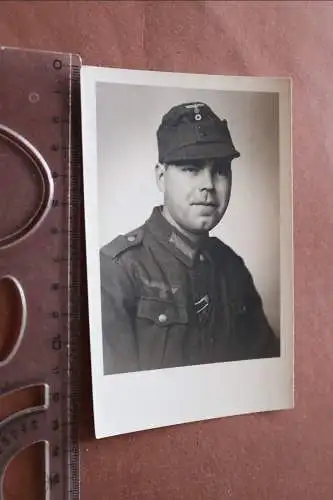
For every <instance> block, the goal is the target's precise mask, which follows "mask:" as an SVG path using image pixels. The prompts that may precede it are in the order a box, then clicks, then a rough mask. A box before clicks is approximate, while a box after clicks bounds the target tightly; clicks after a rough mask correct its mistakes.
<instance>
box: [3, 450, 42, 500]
mask: <svg viewBox="0 0 333 500" xmlns="http://www.w3.org/2000/svg"><path fill="white" fill-rule="evenodd" d="M46 452H47V443H45V442H44V441H43V442H39V443H35V444H33V445H31V446H28V447H27V448H24V449H23V450H22V451H20V452H19V453H18V454H17V455H16V456H15V457H14V458H13V460H11V461H10V462H9V464H8V466H7V468H6V471H5V477H4V481H3V498H4V500H22V499H24V498H26V499H29V500H45V484H46V483H45V481H46V474H47V472H48V471H46V460H45V456H46Z"/></svg>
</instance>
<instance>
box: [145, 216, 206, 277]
mask: <svg viewBox="0 0 333 500" xmlns="http://www.w3.org/2000/svg"><path fill="white" fill-rule="evenodd" d="M162 208H163V207H162V206H158V207H154V209H153V212H152V214H151V216H150V217H149V219H148V220H147V222H146V227H147V228H148V230H149V231H150V232H151V234H152V235H153V236H154V237H155V239H157V240H158V241H159V242H160V243H162V245H163V246H164V247H165V248H166V249H167V250H168V251H169V252H171V253H172V254H173V255H174V256H175V257H177V258H178V259H179V260H181V261H182V262H183V263H184V264H185V265H186V266H188V267H192V266H193V264H194V262H195V261H196V257H197V255H198V254H199V253H203V254H206V252H205V250H202V251H201V248H202V244H203V245H204V246H205V241H206V240H204V242H203V243H201V244H200V247H199V245H195V244H194V243H193V242H192V241H191V240H189V239H188V238H186V236H184V235H183V234H182V233H181V232H180V231H178V230H177V229H176V228H175V227H174V226H172V225H171V224H170V223H169V222H168V221H167V220H166V218H165V217H164V216H163V214H162ZM208 239H209V237H208V236H207V240H208ZM206 256H207V255H206ZM208 258H209V257H208Z"/></svg>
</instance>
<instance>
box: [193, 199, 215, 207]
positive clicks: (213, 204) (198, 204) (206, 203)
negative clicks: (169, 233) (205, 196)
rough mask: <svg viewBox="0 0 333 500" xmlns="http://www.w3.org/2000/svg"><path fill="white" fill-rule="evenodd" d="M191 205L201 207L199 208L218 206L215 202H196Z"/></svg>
mask: <svg viewBox="0 0 333 500" xmlns="http://www.w3.org/2000/svg"><path fill="white" fill-rule="evenodd" d="M191 205H195V206H199V207H214V208H216V207H217V204H216V203H214V202H213V201H196V202H195V203H191Z"/></svg>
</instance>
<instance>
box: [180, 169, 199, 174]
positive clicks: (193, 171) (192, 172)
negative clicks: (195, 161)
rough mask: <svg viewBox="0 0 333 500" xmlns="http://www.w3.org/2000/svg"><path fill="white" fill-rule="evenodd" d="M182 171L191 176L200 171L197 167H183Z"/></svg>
mask: <svg viewBox="0 0 333 500" xmlns="http://www.w3.org/2000/svg"><path fill="white" fill-rule="evenodd" d="M182 170H183V172H188V173H189V174H196V173H197V172H198V169H197V168H195V167H183V168H182Z"/></svg>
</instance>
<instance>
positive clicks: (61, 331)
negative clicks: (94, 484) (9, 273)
mask: <svg viewBox="0 0 333 500" xmlns="http://www.w3.org/2000/svg"><path fill="white" fill-rule="evenodd" d="M16 54H17V52H16ZM16 54H15V50H14V51H13V59H14V58H15V55H16ZM18 55H19V54H18ZM32 57H33V58H34V61H35V60H36V58H37V59H38V55H36V53H35V54H32ZM38 60H39V59H38ZM42 60H43V61H44V62H45V61H47V62H49V61H50V60H51V61H52V67H53V70H54V71H55V73H57V72H59V73H60V72H61V73H62V77H61V78H60V77H59V78H54V77H52V81H53V83H52V84H51V82H50V78H49V75H48V78H47V77H46V75H44V74H43V71H42V67H43V65H42V63H40V64H39V66H38V73H39V78H41V79H43V78H44V77H45V86H46V90H47V92H48V93H49V94H50V95H51V97H52V95H53V96H54V97H53V98H52V99H51V100H54V99H57V100H58V103H56V104H55V108H56V110H57V111H56V112H54V111H55V109H52V115H51V116H49V115H48V113H46V114H45V115H43V120H45V121H46V122H47V123H44V122H43V121H40V122H39V123H38V127H40V128H42V127H45V128H47V127H49V124H52V125H54V127H55V128H54V137H53V134H52V133H49V136H48V141H49V158H48V163H49V165H50V166H51V168H52V174H53V180H54V184H55V189H54V199H53V202H52V208H51V211H50V213H49V214H48V216H47V218H46V220H45V221H44V223H43V225H42V226H41V229H42V228H43V227H44V234H45V243H46V244H47V245H48V246H49V247H50V248H51V249H52V250H51V251H50V252H49V259H50V262H49V268H50V269H52V278H51V279H50V282H49V284H48V285H47V284H46V286H48V288H49V292H50V302H51V303H52V304H54V307H53V309H52V310H49V311H47V310H46V311H45V313H44V319H43V318H42V320H43V323H44V324H43V327H44V328H42V329H41V330H43V331H44V332H47V335H46V338H45V341H44V340H43V342H42V351H43V352H41V355H42V356H46V357H47V365H48V366H49V369H48V370H47V372H45V370H44V371H43V369H42V368H41V371H40V372H38V369H37V372H36V373H33V374H31V376H30V374H28V376H27V377H25V378H27V380H19V379H18V377H17V374H18V373H21V372H20V371H19V369H18V367H20V362H22V358H23V357H24V353H21V358H20V356H19V354H20V353H19V351H18V355H17V358H18V359H17V363H16V365H15V364H13V366H12V368H11V366H10V365H11V363H10V364H9V366H8V369H6V367H5V368H4V369H3V370H2V371H1V379H2V380H4V382H1V384H0V394H1V393H5V392H7V391H8V390H9V389H13V388H19V387H21V386H23V385H24V384H25V383H29V384H33V383H36V384H39V385H40V384H41V383H45V384H46V386H45V387H47V388H49V392H50V397H49V404H48V408H47V409H46V411H45V410H44V411H43V409H41V408H39V410H38V409H35V410H33V411H31V412H29V413H26V414H24V415H23V414H22V415H21V416H19V417H17V418H16V419H13V420H12V421H10V422H9V423H8V424H7V425H6V426H5V427H3V428H1V429H0V476H1V472H3V470H4V467H5V465H6V463H7V462H8V460H9V459H10V457H12V456H13V455H15V454H16V453H17V452H18V451H19V450H20V449H21V448H22V447H24V446H26V445H27V444H30V443H33V442H37V441H46V442H48V443H49V444H48V446H46V455H45V459H46V466H47V467H49V471H48V475H47V477H46V485H45V488H46V498H47V499H50V500H63V499H68V500H78V499H79V496H80V491H79V446H78V411H79V408H78V405H79V400H80V380H79V355H80V300H79V298H80V267H81V263H82V262H81V261H82V260H83V259H82V257H81V255H82V253H81V252H82V248H81V245H82V239H81V182H82V180H81V175H82V174H81V136H80V127H81V124H80V60H79V58H78V57H77V56H72V55H71V54H59V55H53V54H49V53H44V55H42V54H41V59H40V61H42ZM14 69H15V66H14ZM48 71H49V70H48ZM66 82H67V83H66ZM53 108H54V107H53ZM13 128H14V127H13ZM35 146H36V147H37V148H38V147H39V144H35ZM43 153H44V151H43ZM44 154H45V153H44ZM0 264H1V262H0ZM13 273H14V271H13ZM54 276H57V278H56V279H54ZM52 297H53V298H52ZM42 300H43V297H41V301H42ZM28 313H29V311H28ZM35 330H36V331H37V333H36V335H37V334H38V329H37V328H36V325H35ZM29 333H30V332H29ZM31 340H32V341H33V340H34V339H33V338H32V339H31ZM22 354H23V356H22ZM14 361H15V360H14ZM13 374H14V375H13ZM3 375H4V376H3ZM45 394H46V399H48V396H47V394H48V393H47V391H46V393H45ZM1 489H2V488H1V477H0V499H1V498H2V496H1Z"/></svg>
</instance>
